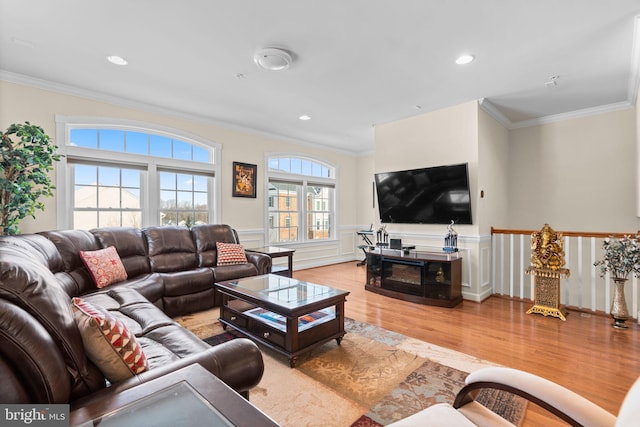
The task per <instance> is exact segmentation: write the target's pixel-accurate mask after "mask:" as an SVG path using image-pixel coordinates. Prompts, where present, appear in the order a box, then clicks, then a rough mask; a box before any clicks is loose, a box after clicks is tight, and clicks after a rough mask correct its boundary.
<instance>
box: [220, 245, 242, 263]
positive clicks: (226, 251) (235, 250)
mask: <svg viewBox="0 0 640 427" xmlns="http://www.w3.org/2000/svg"><path fill="white" fill-rule="evenodd" d="M216 249H217V251H218V264H217V265H235V264H246V263H247V256H246V255H245V254H244V248H243V247H242V245H239V244H237V243H222V242H216Z"/></svg>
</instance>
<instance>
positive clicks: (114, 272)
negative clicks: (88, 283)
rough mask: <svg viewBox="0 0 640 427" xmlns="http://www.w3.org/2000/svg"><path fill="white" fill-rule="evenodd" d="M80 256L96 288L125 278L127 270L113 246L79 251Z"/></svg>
mask: <svg viewBox="0 0 640 427" xmlns="http://www.w3.org/2000/svg"><path fill="white" fill-rule="evenodd" d="M80 258H82V262H83V263H84V265H85V266H86V267H87V269H88V270H89V273H90V274H91V278H92V279H93V282H94V283H95V284H96V286H97V287H98V288H103V287H105V286H107V285H111V284H112V283H117V282H122V281H123V280H126V279H127V271H126V270H125V269H124V265H122V260H120V256H119V255H118V251H116V248H114V247H113V246H109V247H108V248H105V249H100V250H97V251H80Z"/></svg>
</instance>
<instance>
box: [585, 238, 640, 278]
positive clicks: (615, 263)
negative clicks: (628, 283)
mask: <svg viewBox="0 0 640 427" xmlns="http://www.w3.org/2000/svg"><path fill="white" fill-rule="evenodd" d="M639 237H640V236H634V237H631V236H624V237H623V238H622V239H612V238H607V239H605V240H604V242H602V249H603V251H604V258H603V259H602V260H599V261H596V262H594V263H593V265H595V266H596V267H598V266H599V267H600V276H601V277H604V276H605V275H606V274H607V272H610V273H611V276H612V277H613V278H616V279H627V278H628V277H629V274H631V273H634V274H635V275H636V276H640V244H639V243H638V238H639Z"/></svg>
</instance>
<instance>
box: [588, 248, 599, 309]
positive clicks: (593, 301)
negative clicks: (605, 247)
mask: <svg viewBox="0 0 640 427" xmlns="http://www.w3.org/2000/svg"><path fill="white" fill-rule="evenodd" d="M589 240H590V241H591V267H590V268H589V270H590V271H591V310H594V311H595V310H596V307H597V306H598V304H597V303H596V296H597V288H596V266H595V265H593V263H594V262H596V238H595V237H591V238H590V239H589Z"/></svg>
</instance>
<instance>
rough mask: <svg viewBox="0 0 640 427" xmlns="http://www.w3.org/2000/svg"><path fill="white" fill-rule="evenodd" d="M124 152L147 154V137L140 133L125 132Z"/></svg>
mask: <svg viewBox="0 0 640 427" xmlns="http://www.w3.org/2000/svg"><path fill="white" fill-rule="evenodd" d="M126 137H127V140H126V145H127V146H126V150H125V151H126V152H127V153H135V154H145V155H146V154H149V135H148V134H146V133H141V132H127V135H126Z"/></svg>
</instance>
